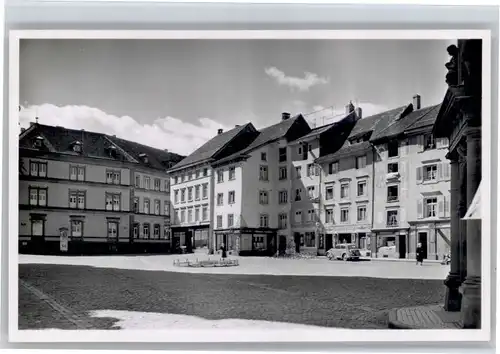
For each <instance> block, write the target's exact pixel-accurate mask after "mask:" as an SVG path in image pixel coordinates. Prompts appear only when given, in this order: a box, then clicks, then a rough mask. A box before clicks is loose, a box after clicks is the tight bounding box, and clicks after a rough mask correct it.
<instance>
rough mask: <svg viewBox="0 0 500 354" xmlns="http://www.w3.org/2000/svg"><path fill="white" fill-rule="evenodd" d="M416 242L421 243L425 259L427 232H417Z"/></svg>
mask: <svg viewBox="0 0 500 354" xmlns="http://www.w3.org/2000/svg"><path fill="white" fill-rule="evenodd" d="M418 242H420V243H421V244H422V249H423V250H424V259H427V232H419V233H418Z"/></svg>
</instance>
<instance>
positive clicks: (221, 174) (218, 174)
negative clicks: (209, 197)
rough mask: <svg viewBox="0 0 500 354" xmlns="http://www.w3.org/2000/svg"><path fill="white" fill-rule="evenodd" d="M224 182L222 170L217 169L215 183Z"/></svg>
mask: <svg viewBox="0 0 500 354" xmlns="http://www.w3.org/2000/svg"><path fill="white" fill-rule="evenodd" d="M222 182H224V171H223V170H219V171H217V183H222Z"/></svg>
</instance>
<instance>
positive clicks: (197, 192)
mask: <svg viewBox="0 0 500 354" xmlns="http://www.w3.org/2000/svg"><path fill="white" fill-rule="evenodd" d="M194 199H195V200H200V185H197V186H194Z"/></svg>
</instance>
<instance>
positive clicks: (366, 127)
mask: <svg viewBox="0 0 500 354" xmlns="http://www.w3.org/2000/svg"><path fill="white" fill-rule="evenodd" d="M405 108H406V106H401V107H397V108H394V109H391V110H388V111H385V112H381V113H378V114H375V115H373V116H369V117H366V118H362V119H360V120H359V121H358V122H357V123H356V125H355V126H354V128H353V129H352V131H351V134H350V135H349V138H354V137H357V136H361V135H365V134H367V133H370V132H371V133H372V134H373V135H376V134H377V133H378V132H379V131H381V130H382V129H384V128H385V127H386V126H387V124H389V122H390V121H392V120H394V119H395V118H396V117H398V116H399V115H400V114H401V112H402V111H403V110H404V109H405Z"/></svg>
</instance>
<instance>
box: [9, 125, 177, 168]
mask: <svg viewBox="0 0 500 354" xmlns="http://www.w3.org/2000/svg"><path fill="white" fill-rule="evenodd" d="M37 136H42V137H43V138H44V140H46V143H48V144H49V145H50V148H51V151H52V152H55V153H62V154H69V155H81V156H86V157H91V158H103V159H109V160H117V161H128V162H135V163H139V164H141V165H145V166H146V167H149V168H154V169H158V170H165V169H166V166H168V165H169V164H175V163H177V162H178V161H180V160H181V159H182V156H181V155H178V154H174V153H171V152H166V151H164V150H160V149H156V148H153V147H150V146H146V145H142V144H139V143H136V142H133V141H128V140H124V139H120V138H117V137H115V136H109V135H106V134H102V133H96V132H89V131H86V130H76V129H68V128H64V127H60V126H56V127H54V126H50V125H42V124H36V125H33V126H31V127H30V129H29V130H27V131H25V134H24V133H23V134H21V136H20V141H19V147H20V148H27V149H33V140H34V139H36V137H37ZM77 141H79V142H81V143H82V152H81V153H77V152H75V151H73V144H74V143H75V142H77ZM111 146H115V147H116V148H118V149H117V150H118V154H117V157H116V158H112V157H111V156H110V154H109V148H110V147H111ZM120 150H121V151H122V152H123V153H120ZM141 153H145V154H146V155H147V156H148V163H147V164H146V163H144V162H143V161H142V159H140V158H139V154H141Z"/></svg>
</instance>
